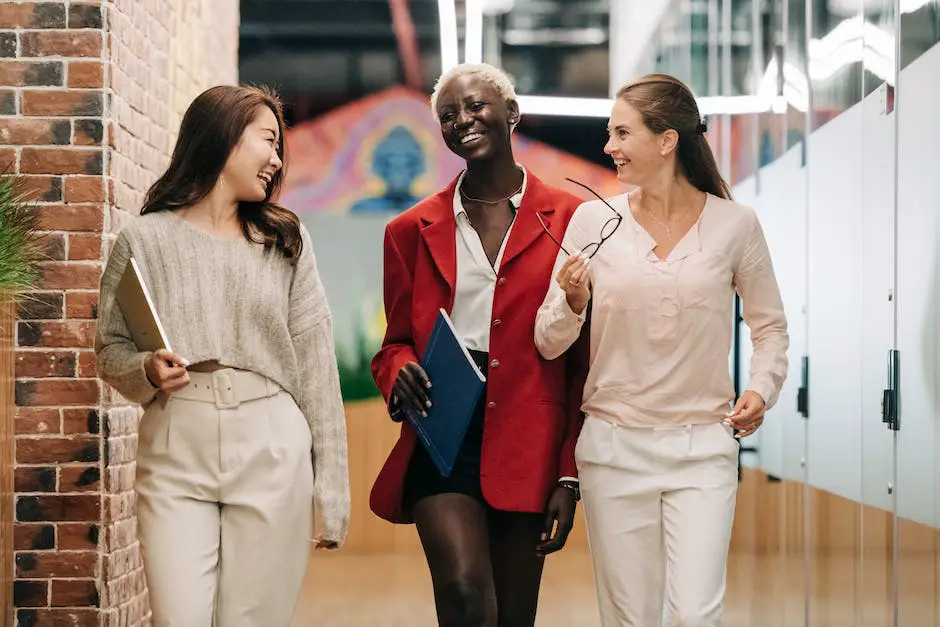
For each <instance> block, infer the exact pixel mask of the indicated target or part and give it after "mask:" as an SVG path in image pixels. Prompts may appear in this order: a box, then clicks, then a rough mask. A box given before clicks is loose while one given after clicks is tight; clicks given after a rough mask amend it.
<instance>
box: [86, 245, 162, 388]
mask: <svg viewBox="0 0 940 627" xmlns="http://www.w3.org/2000/svg"><path fill="white" fill-rule="evenodd" d="M130 258H131V246H130V242H129V241H128V238H127V233H126V232H125V231H121V233H119V234H118V236H117V239H115V241H114V245H113V246H112V248H111V254H110V255H109V256H108V263H107V265H106V266H105V268H104V272H102V274H101V285H100V290H99V295H98V330H97V332H96V335H95V356H96V360H97V368H98V376H99V377H101V379H102V380H103V381H104V382H105V383H108V384H109V385H110V386H111V387H113V388H114V389H116V390H117V391H118V392H120V394H121V395H122V396H123V397H124V398H126V399H127V400H129V401H133V402H135V403H141V404H143V403H147V402H148V401H150V400H152V399H153V397H154V396H155V395H156V392H157V389H156V388H155V387H153V386H152V385H151V384H150V381H148V380H147V374H146V372H145V371H144V362H146V360H147V357H148V356H149V353H147V352H144V351H139V350H137V346H136V345H135V344H134V340H133V339H132V338H131V333H130V331H129V330H128V328H127V322H126V321H125V319H124V312H123V311H121V306H120V304H119V303H118V301H117V298H116V297H115V290H116V289H117V286H118V283H120V281H121V276H122V275H123V274H124V269H125V268H126V267H127V263H128V261H129V260H130Z"/></svg>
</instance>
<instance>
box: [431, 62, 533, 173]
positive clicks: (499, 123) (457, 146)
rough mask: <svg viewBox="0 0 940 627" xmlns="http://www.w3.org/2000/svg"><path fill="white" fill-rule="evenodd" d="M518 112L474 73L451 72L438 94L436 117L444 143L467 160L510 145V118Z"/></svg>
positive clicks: (488, 155)
mask: <svg viewBox="0 0 940 627" xmlns="http://www.w3.org/2000/svg"><path fill="white" fill-rule="evenodd" d="M518 115H519V106H518V105H517V104H516V103H515V102H506V100H505V99H504V98H503V97H502V96H501V95H500V94H499V92H498V91H497V90H496V88H495V87H493V86H492V85H490V84H489V83H487V82H486V81H485V80H483V79H481V78H480V77H478V76H475V75H472V74H469V75H461V76H455V77H454V78H453V79H451V80H450V81H449V82H448V83H447V84H446V85H445V86H444V88H443V89H442V90H441V92H440V94H438V98H437V117H438V119H439V120H440V122H441V135H442V136H443V138H444V143H445V144H447V147H448V148H450V150H451V152H453V153H454V154H455V155H457V156H459V157H461V158H463V159H465V160H467V161H476V160H481V159H489V158H492V157H493V156H494V155H496V154H498V153H500V152H502V151H504V150H509V148H510V141H509V137H510V133H511V123H510V119H515V118H517V117H518Z"/></svg>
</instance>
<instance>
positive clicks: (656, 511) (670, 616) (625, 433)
mask: <svg viewBox="0 0 940 627" xmlns="http://www.w3.org/2000/svg"><path fill="white" fill-rule="evenodd" d="M738 447H739V443H738V441H737V440H736V439H735V438H734V437H733V435H732V433H731V431H730V429H729V428H728V427H725V426H724V425H723V424H721V423H715V424H709V425H694V426H680V427H663V428H632V427H623V426H617V425H614V424H611V423H608V422H604V421H601V420H596V419H592V418H588V419H587V420H586V421H585V423H584V428H583V430H582V432H581V436H580V438H579V439H578V444H577V448H576V449H575V458H576V460H577V464H578V470H579V474H580V477H581V494H582V500H583V503H584V515H585V520H586V522H587V532H588V542H589V545H590V548H591V555H592V559H593V561H594V572H595V579H596V581H597V596H598V603H599V607H600V615H601V624H602V625H603V627H660V625H666V626H668V627H719V626H720V625H721V624H722V607H723V600H724V594H725V572H726V566H727V559H728V546H729V544H730V541H731V526H732V523H733V520H734V504H735V496H736V494H737V485H738V484H737V456H738Z"/></svg>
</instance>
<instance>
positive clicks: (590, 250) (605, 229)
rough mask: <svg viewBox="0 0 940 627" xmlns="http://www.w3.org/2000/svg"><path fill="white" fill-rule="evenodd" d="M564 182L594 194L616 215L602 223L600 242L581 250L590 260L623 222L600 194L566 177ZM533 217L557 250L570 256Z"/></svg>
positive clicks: (546, 227)
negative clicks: (569, 182)
mask: <svg viewBox="0 0 940 627" xmlns="http://www.w3.org/2000/svg"><path fill="white" fill-rule="evenodd" d="M565 180H566V181H571V182H572V183H574V184H575V185H580V186H581V187H583V188H584V189H586V190H588V191H589V192H591V193H592V194H594V195H595V196H597V199H598V200H600V201H601V202H602V203H604V204H605V205H607V206H608V207H610V210H611V211H613V212H614V213H615V214H616V215H614V217H612V218H611V219H610V220H608V221H607V222H605V223H604V226H602V227H601V239H600V241H598V242H591V243H590V244H588V245H587V246H585V247H584V248H582V249H581V253H582V254H584V253H587V257H588V259H590V258H591V257H593V256H594V255H596V254H597V251H599V250H600V249H601V244H603V243H604V242H606V241H607V240H608V239H609V238H610V236H611V235H613V234H614V232H615V231H616V230H617V227H619V226H620V223H621V222H623V216H622V215H620V213H619V212H618V211H617V210H616V209H614V208H613V207H612V206H611V204H610V203H609V202H607V201H606V200H604V199H603V198H601V195H600V194H598V193H597V192H595V191H594V190H593V189H591V188H590V187H588V186H587V185H585V184H584V183H579V182H578V181H576V180H574V179H569V178H568V177H565ZM535 217H537V218H538V219H539V224H541V225H542V230H543V231H545V233H546V234H547V235H548V236H549V237H550V238H551V239H552V241H553V242H555V245H557V246H558V248H560V249H562V251H564V253H565V254H566V255H571V253H569V252H568V251H567V250H565V247H564V246H562V245H561V242H559V241H558V240H557V239H555V236H554V235H552V233H551V231H549V230H548V226H547V225H546V224H545V222H544V221H543V220H542V216H541V215H539V214H538V213H536V214H535Z"/></svg>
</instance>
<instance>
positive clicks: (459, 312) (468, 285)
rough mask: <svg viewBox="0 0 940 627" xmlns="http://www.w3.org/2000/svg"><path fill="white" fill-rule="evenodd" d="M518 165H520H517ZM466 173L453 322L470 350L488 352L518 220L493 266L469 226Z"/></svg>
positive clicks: (457, 202) (516, 202)
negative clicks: (503, 266)
mask: <svg viewBox="0 0 940 627" xmlns="http://www.w3.org/2000/svg"><path fill="white" fill-rule="evenodd" d="M517 165H518V164H517ZM519 168H520V169H521V170H522V187H521V188H519V191H518V192H517V193H516V194H514V195H513V196H512V197H511V198H510V199H509V202H510V203H512V206H513V207H515V208H516V209H518V208H519V207H520V206H521V205H522V197H523V195H524V194H525V190H526V185H527V183H528V173H527V172H526V169H525V168H523V167H522V166H519ZM466 173H467V172H466V170H464V171H463V172H462V173H461V174H460V178H459V179H457V187H456V188H455V189H454V219H455V220H456V221H457V284H456V286H455V288H454V307H453V310H451V314H450V317H451V320H453V322H454V327H455V328H456V329H457V333H458V334H459V335H460V337H461V338H463V341H464V342H465V343H466V345H467V348H468V349H470V350H477V351H484V352H488V351H489V350H490V319H491V318H492V317H493V294H494V292H495V291H496V277H497V274H498V273H499V265H500V263H502V260H503V252H504V251H505V250H506V242H508V241H509V234H510V233H512V227H513V225H514V224H515V222H516V220H515V217H513V221H512V224H510V225H509V228H508V229H507V230H506V236H505V237H504V238H503V243H502V244H500V246H499V253H498V254H497V256H496V263H495V264H494V265H492V266H491V265H490V261H489V259H487V257H486V251H485V250H484V249H483V242H482V241H481V240H480V236H479V235H478V234H477V232H476V231H475V230H474V229H473V226H471V224H470V218H469V217H468V216H467V211H466V209H464V206H463V201H462V200H461V198H460V186H461V185H463V179H464V175H465V174H466Z"/></svg>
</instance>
